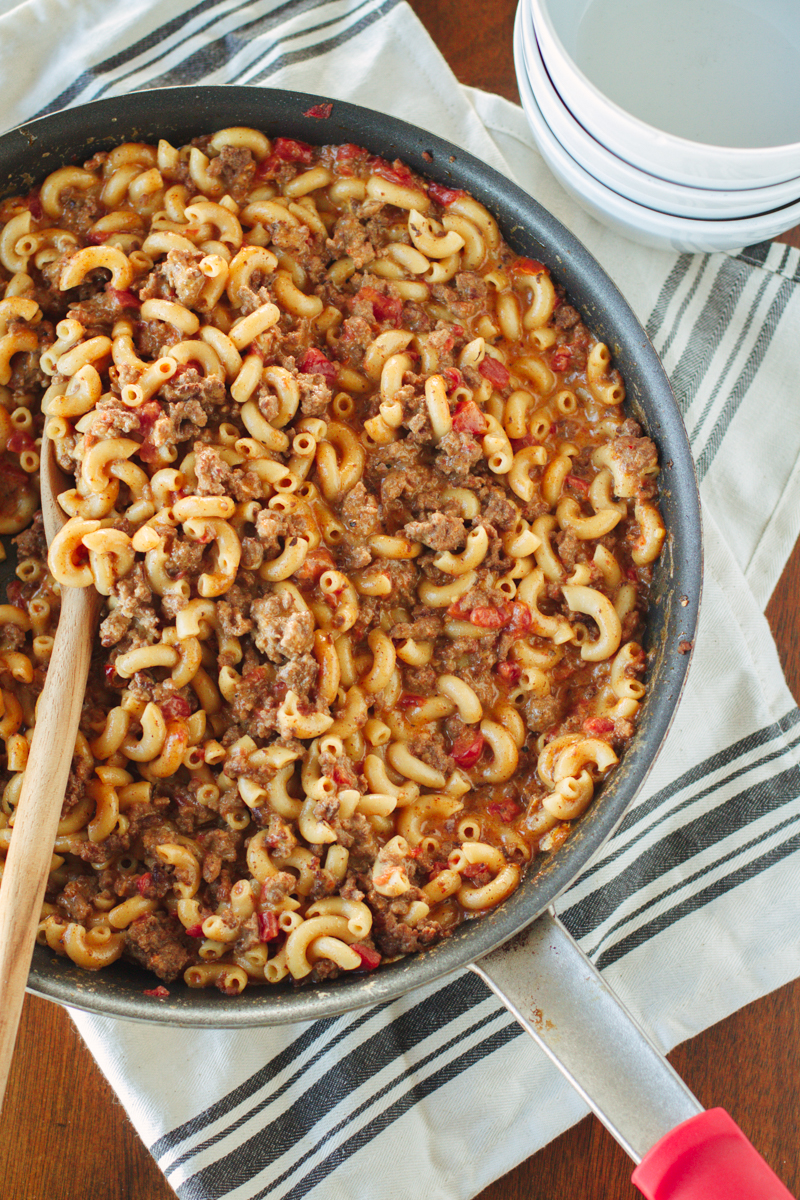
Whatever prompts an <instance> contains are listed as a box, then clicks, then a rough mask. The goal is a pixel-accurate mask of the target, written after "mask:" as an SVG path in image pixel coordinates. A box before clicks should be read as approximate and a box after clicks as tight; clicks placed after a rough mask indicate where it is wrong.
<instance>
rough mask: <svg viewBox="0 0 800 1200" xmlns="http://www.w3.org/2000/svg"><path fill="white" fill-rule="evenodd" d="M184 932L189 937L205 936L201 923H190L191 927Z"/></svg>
mask: <svg viewBox="0 0 800 1200" xmlns="http://www.w3.org/2000/svg"><path fill="white" fill-rule="evenodd" d="M183 932H184V933H185V934H186V936H187V937H193V938H201V937H202V936H203V926H202V925H200V924H199V923H198V924H197V925H190V926H189V928H188V929H184V931H183Z"/></svg>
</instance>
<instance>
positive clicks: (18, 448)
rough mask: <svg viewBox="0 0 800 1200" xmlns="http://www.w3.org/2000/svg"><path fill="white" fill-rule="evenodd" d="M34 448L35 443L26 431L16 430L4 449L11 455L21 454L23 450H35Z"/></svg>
mask: <svg viewBox="0 0 800 1200" xmlns="http://www.w3.org/2000/svg"><path fill="white" fill-rule="evenodd" d="M35 448H36V443H35V442H34V440H33V438H32V437H31V435H30V434H29V433H28V431H27V429H16V430H15V431H14V432H13V433H12V434H11V436H10V437H9V439H8V441H7V442H6V449H7V450H10V451H11V453H12V454H22V452H23V450H35Z"/></svg>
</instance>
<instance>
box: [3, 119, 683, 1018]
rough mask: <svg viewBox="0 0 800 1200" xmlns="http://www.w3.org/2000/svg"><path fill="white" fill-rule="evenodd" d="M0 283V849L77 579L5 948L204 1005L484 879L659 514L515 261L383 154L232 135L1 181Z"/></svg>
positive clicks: (503, 876) (610, 371)
mask: <svg viewBox="0 0 800 1200" xmlns="http://www.w3.org/2000/svg"><path fill="white" fill-rule="evenodd" d="M0 284H1V285H2V288H3V298H2V299H0V454H2V457H3V472H2V480H3V482H2V491H0V505H1V508H0V532H2V533H6V534H17V535H19V536H18V538H17V544H18V565H17V580H16V581H15V582H14V583H13V584H12V585H11V586H10V587H9V589H8V591H9V595H8V603H6V604H3V605H0V738H2V746H3V755H4V757H3V759H2V763H3V781H2V802H1V804H0V855H2V856H4V855H5V852H6V851H7V849H8V846H9V842H10V838H11V837H12V836H13V825H14V813H15V806H16V804H17V802H18V798H19V794H20V788H21V784H22V779H23V775H24V771H25V767H26V763H27V753H28V745H29V740H30V735H31V730H32V727H33V725H34V723H35V718H36V699H37V696H38V693H39V691H40V689H41V685H42V681H43V678H44V672H45V670H46V664H47V660H48V657H49V653H50V648H51V646H52V637H53V633H54V631H55V627H56V624H57V619H58V612H59V596H60V589H61V588H62V587H69V586H73V587H85V586H91V585H93V586H95V587H96V588H97V589H98V591H99V592H100V593H101V594H102V596H103V597H104V602H105V608H104V613H103V621H102V625H101V629H100V634H99V642H100V646H99V648H98V653H97V654H96V655H95V656H94V661H93V667H92V675H91V677H90V684H89V688H88V689H87V696H86V703H85V705H84V712H83V717H82V723H81V730H80V733H79V735H78V739H77V742H76V746H75V756H74V759H73V767H72V772H71V774H70V781H69V785H68V789H67V794H66V796H65V801H64V807H63V812H62V819H61V823H60V825H59V831H58V838H57V841H56V845H55V848H54V849H55V853H54V856H53V860H52V865H51V870H50V877H49V881H48V889H47V898H46V903H45V905H44V908H43V913H42V919H41V924H40V928H39V940H40V942H41V943H42V944H43V945H46V946H48V947H49V948H50V949H51V950H53V951H55V952H56V953H57V954H62V955H67V956H68V957H69V958H71V959H72V960H73V961H74V962H75V963H76V964H77V965H78V966H80V967H82V968H84V969H86V970H99V969H102V968H104V967H106V966H108V965H109V964H111V963H113V962H114V961H116V960H117V959H118V958H120V957H121V956H125V957H126V958H128V959H132V960H133V961H136V962H138V963H140V964H142V965H143V966H145V967H146V968H148V969H149V970H150V971H152V972H154V973H155V974H156V975H157V976H158V977H159V978H160V979H162V980H163V981H165V982H168V983H170V982H172V981H174V980H176V979H182V980H183V981H184V982H185V983H186V984H187V985H188V986H189V987H208V986H215V987H217V988H219V989H221V990H222V991H223V992H225V993H226V994H228V995H231V996H233V995H237V994H239V993H240V992H241V991H242V990H243V989H244V988H245V987H251V986H254V985H257V984H262V985H264V984H276V983H279V982H280V981H282V980H283V979H292V980H304V981H308V980H311V981H312V982H313V981H315V980H318V979H323V978H326V977H328V976H331V975H335V974H338V973H341V972H347V971H352V970H364V969H372V968H374V967H376V966H377V965H378V964H379V963H380V962H381V961H382V960H390V959H392V958H395V957H397V956H399V955H402V954H405V953H409V952H411V951H415V950H419V949H423V948H424V947H425V946H427V945H430V944H431V943H433V942H435V941H437V940H439V939H440V938H442V937H444V936H446V935H447V934H448V932H450V931H451V930H452V929H453V928H454V927H455V926H456V925H457V924H458V923H459V922H461V921H463V920H466V919H471V918H472V917H474V916H477V915H480V914H481V913H483V912H485V911H487V910H489V909H491V908H492V907H494V906H495V905H497V904H499V903H501V902H502V901H503V900H504V899H505V898H506V897H507V896H508V895H510V894H511V892H512V891H513V890H514V889H515V888H516V887H517V886H518V885H519V883H520V880H521V879H522V877H523V875H524V872H525V870H526V869H527V867H528V864H529V863H530V862H532V861H533V860H534V858H535V857H536V855H537V854H538V853H540V852H544V851H551V850H554V849H556V848H557V847H558V846H559V845H560V844H561V843H562V842H563V840H564V838H565V837H566V836H567V835H568V833H569V830H570V828H571V826H572V822H573V821H575V820H576V819H577V818H578V817H579V816H580V814H581V813H582V812H583V811H584V810H585V809H586V807H587V806H588V805H589V804H590V803H591V801H592V798H593V796H594V794H595V791H596V789H597V788H598V787H599V786H601V785H602V782H603V780H604V779H605V778H606V777H607V775H608V774H609V772H610V771H612V770H613V769H614V766H615V765H616V763H617V762H618V760H619V757H620V755H621V754H622V753H623V752H624V747H625V745H626V743H627V742H628V741H629V740H630V738H631V737H632V736H633V733H634V729H635V721H636V714H637V711H638V708H639V705H640V704H641V703H642V701H643V700H644V698H645V696H646V684H645V682H644V680H643V675H644V672H645V665H646V656H645V652H644V650H643V649H642V646H641V644H640V639H641V635H642V632H643V618H644V613H645V610H646V603H647V594H648V585H649V581H650V576H651V571H652V563H653V562H654V560H655V559H656V558H657V556H658V554H659V553H660V551H661V547H662V545H663V542H664V537H665V531H664V525H663V521H662V519H661V516H660V512H659V509H658V505H657V501H656V499H655V497H656V483H655V477H656V475H657V472H658V463H657V458H656V454H655V449H654V447H653V445H652V443H651V442H650V441H649V439H648V438H646V437H643V436H642V435H641V431H640V430H639V429H638V426H636V425H635V423H634V422H631V421H629V420H626V418H625V414H624V412H623V410H622V408H621V404H622V401H623V399H624V395H625V388H624V383H623V381H622V379H621V377H620V375H619V372H618V371H616V370H615V369H614V368H613V366H612V362H611V355H610V352H609V350H608V348H607V347H606V346H605V345H603V344H602V343H601V342H598V341H597V340H596V339H595V338H594V337H593V336H592V335H591V333H590V332H589V331H588V330H587V329H586V328H585V326H584V325H583V324H582V322H581V320H580V317H579V315H578V313H577V312H575V310H574V309H572V308H571V306H570V305H569V304H568V303H567V301H566V299H565V298H564V296H563V294H562V292H561V289H560V288H559V286H558V284H557V283H555V282H554V281H553V280H552V279H551V277H550V273H549V271H548V269H547V268H546V267H545V266H544V265H543V264H541V263H538V262H534V261H533V260H531V259H527V258H520V257H519V256H518V255H516V254H514V253H513V252H512V251H511V249H510V248H509V247H508V246H507V245H506V244H505V242H504V241H503V240H502V237H501V235H500V231H499V229H498V227H497V224H496V222H495V221H494V219H493V217H492V216H491V214H490V213H489V212H488V211H487V210H486V209H485V208H484V207H483V206H482V205H481V204H479V203H478V201H477V200H475V199H473V198H472V197H470V196H468V195H467V194H466V193H464V192H462V191H460V190H458V189H454V188H449V187H442V186H440V185H438V184H434V183H430V182H429V181H427V180H425V179H423V178H421V177H419V176H417V175H415V174H413V173H412V172H411V171H409V170H408V168H407V167H405V166H404V165H403V164H402V163H400V162H395V163H392V164H390V163H387V162H385V161H384V160H382V159H380V158H377V157H374V156H371V155H370V154H368V152H367V151H365V150H361V149H360V148H359V147H356V146H340V147H337V146H323V147H318V148H314V147H311V146H307V145H305V144H303V143H299V142H295V141H292V140H290V139H285V138H276V139H274V140H271V139H268V138H267V137H266V136H265V135H264V134H263V133H261V132H259V131H257V130H254V129H248V128H244V127H236V128H229V129H222V130H219V131H217V132H216V133H215V134H213V135H212V136H210V137H203V138H198V139H196V140H195V142H194V143H193V144H192V146H191V147H188V146H186V147H176V146H172V145H171V144H170V143H169V142H168V141H166V140H162V141H161V142H160V143H159V144H158V146H147V145H144V144H138V143H136V144H134V143H128V144H125V145H122V146H118V147H116V148H115V149H113V150H111V151H110V152H105V151H103V152H98V153H97V154H96V155H95V156H94V158H93V159H92V160H91V161H90V162H88V163H86V164H84V166H83V167H78V166H67V167H61V168H58V169H57V170H55V171H53V172H52V173H51V174H50V175H49V176H48V177H47V178H46V179H45V180H44V181H43V182H42V184H41V185H40V187H39V189H38V190H35V191H33V192H31V193H30V195H29V196H28V197H26V198H22V197H12V198H10V199H7V200H5V201H4V202H3V203H2V205H0ZM44 430H46V432H47V435H48V437H49V438H50V439H51V440H52V441H53V443H54V447H55V452H56V455H57V458H58V462H59V464H60V466H61V467H62V469H63V470H64V471H65V472H67V473H68V474H70V475H71V476H72V477H73V478H74V486H71V487H70V488H69V490H68V491H66V492H65V493H64V494H63V496H62V497H61V498H60V500H61V504H62V507H63V508H64V511H65V514H66V516H67V518H68V519H67V520H66V523H65V525H64V528H63V530H62V531H61V532H60V533H59V534H58V536H57V537H56V538H55V539H54V541H53V544H52V546H51V547H50V550H49V554H48V553H47V551H46V548H45V546H44V544H43V537H42V534H41V527H40V525H37V524H34V526H33V527H32V528H31V530H30V531H27V530H26V526H28V524H29V523H30V521H31V518H32V517H33V515H34V511H35V509H36V507H37V494H36V481H37V472H38V465H39V450H40V445H41V437H40V435H41V433H42V432H43V431H44ZM23 530H26V531H25V532H22V531H23Z"/></svg>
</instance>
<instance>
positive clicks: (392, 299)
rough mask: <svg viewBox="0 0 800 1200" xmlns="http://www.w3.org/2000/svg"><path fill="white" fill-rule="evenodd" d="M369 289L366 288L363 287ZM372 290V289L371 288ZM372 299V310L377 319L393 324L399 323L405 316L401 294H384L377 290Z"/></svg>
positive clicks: (364, 289) (363, 289)
mask: <svg viewBox="0 0 800 1200" xmlns="http://www.w3.org/2000/svg"><path fill="white" fill-rule="evenodd" d="M361 290H362V292H364V291H367V289H366V288H362V289H361ZM369 290H370V291H371V290H372V289H369ZM371 299H372V311H373V313H374V314H375V320H376V321H385V322H387V323H389V324H391V325H399V323H400V321H401V320H402V317H403V301H402V300H401V299H400V297H399V296H383V295H381V293H380V292H376V293H375V295H374V297H371Z"/></svg>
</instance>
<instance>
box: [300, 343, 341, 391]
mask: <svg viewBox="0 0 800 1200" xmlns="http://www.w3.org/2000/svg"><path fill="white" fill-rule="evenodd" d="M297 369H298V371H300V372H301V374H303V375H324V376H325V378H326V379H327V380H328V381H329V382H333V380H334V379H335V378H336V374H337V371H336V365H335V364H334V363H332V362H331V360H330V359H329V358H327V357H326V356H325V355H324V354H323V353H322V351H321V350H318V349H317V347H316V346H309V348H308V349H307V350H306V352H305V354H304V355H303V357H302V358H301V359H300V362H299V363H298V364H297Z"/></svg>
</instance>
